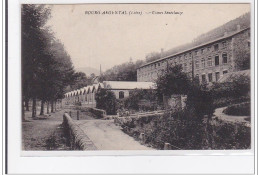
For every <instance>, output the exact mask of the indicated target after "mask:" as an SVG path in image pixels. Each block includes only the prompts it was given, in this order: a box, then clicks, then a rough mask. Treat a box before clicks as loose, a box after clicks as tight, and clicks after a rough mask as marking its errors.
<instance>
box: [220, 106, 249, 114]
mask: <svg viewBox="0 0 260 175" xmlns="http://www.w3.org/2000/svg"><path fill="white" fill-rule="evenodd" d="M250 110H251V106H250V103H243V104H238V105H230V106H228V107H227V108H226V109H224V110H223V113H225V114H227V115H235V116H250Z"/></svg>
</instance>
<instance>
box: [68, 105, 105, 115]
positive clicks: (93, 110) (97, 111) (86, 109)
mask: <svg viewBox="0 0 260 175" xmlns="http://www.w3.org/2000/svg"><path fill="white" fill-rule="evenodd" d="M67 109H74V110H80V111H82V112H91V113H93V114H95V116H96V117H97V118H105V117H106V115H107V114H106V111H105V110H102V109H97V108H91V107H86V106H67Z"/></svg>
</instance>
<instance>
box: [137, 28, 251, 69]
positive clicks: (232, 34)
mask: <svg viewBox="0 0 260 175" xmlns="http://www.w3.org/2000/svg"><path fill="white" fill-rule="evenodd" d="M249 28H250V27H247V28H245V29H242V30H239V31H235V32H232V33H230V34H228V35H224V36H222V37H220V38H217V39H214V40H211V41H209V42H206V43H203V44H200V45H197V46H194V47H192V48H190V49H186V50H183V51H181V52H177V53H175V54H172V55H168V56H165V57H163V58H160V59H158V60H155V61H152V62H149V63H146V64H144V65H142V66H140V67H139V68H142V67H145V66H147V65H150V64H153V63H156V62H159V61H162V60H164V59H167V58H170V57H173V56H176V55H180V54H182V53H185V52H188V51H191V50H194V49H198V48H200V47H203V46H205V45H208V44H211V43H214V42H217V41H220V40H223V39H227V38H229V37H232V36H234V35H237V34H239V33H241V32H243V31H245V30H248V29H249ZM139 68H137V69H139Z"/></svg>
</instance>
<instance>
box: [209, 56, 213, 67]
mask: <svg viewBox="0 0 260 175" xmlns="http://www.w3.org/2000/svg"><path fill="white" fill-rule="evenodd" d="M208 66H212V58H211V57H208Z"/></svg>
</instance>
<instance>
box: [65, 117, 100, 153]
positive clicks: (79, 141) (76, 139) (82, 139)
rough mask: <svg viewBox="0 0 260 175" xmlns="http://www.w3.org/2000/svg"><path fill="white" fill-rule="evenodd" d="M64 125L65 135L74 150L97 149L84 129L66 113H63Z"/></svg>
mask: <svg viewBox="0 0 260 175" xmlns="http://www.w3.org/2000/svg"><path fill="white" fill-rule="evenodd" d="M63 126H64V130H65V135H66V136H67V139H68V140H69V143H70V147H71V149H72V150H96V149H97V148H96V146H95V145H94V143H93V142H92V141H91V140H90V139H89V138H88V136H87V135H86V134H85V133H84V131H83V130H82V129H81V128H80V127H79V126H78V125H77V124H76V123H74V121H73V120H72V118H71V117H70V116H69V115H68V114H67V113H65V114H64V115H63Z"/></svg>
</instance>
